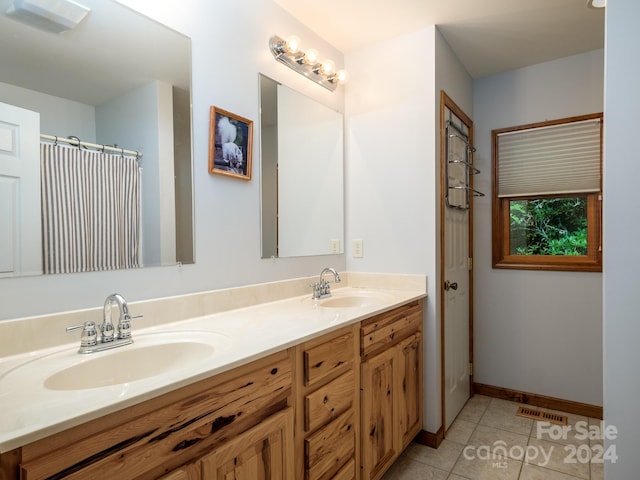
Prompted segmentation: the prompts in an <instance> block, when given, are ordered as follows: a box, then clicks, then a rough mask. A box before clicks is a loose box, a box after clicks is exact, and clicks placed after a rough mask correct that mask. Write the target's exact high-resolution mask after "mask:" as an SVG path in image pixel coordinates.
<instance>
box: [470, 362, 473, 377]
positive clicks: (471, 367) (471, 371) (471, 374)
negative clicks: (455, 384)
mask: <svg viewBox="0 0 640 480" xmlns="http://www.w3.org/2000/svg"><path fill="white" fill-rule="evenodd" d="M469 376H470V377H472V376H473V363H469Z"/></svg>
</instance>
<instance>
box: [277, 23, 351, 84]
mask: <svg viewBox="0 0 640 480" xmlns="http://www.w3.org/2000/svg"><path fill="white" fill-rule="evenodd" d="M269 49H270V50H271V53H272V54H273V56H274V57H275V59H276V60H278V61H279V62H280V63H284V64H285V65H286V66H287V67H289V68H291V69H293V70H295V71H296V72H298V73H300V74H301V75H304V76H305V77H307V78H308V79H309V80H313V81H314V82H316V83H317V84H319V85H322V86H323V87H324V88H326V89H328V90H331V91H332V92H333V91H334V90H335V89H336V88H337V87H338V85H339V84H341V83H344V82H345V81H346V79H347V72H345V71H344V70H339V71H337V72H336V71H335V70H336V66H335V64H334V63H333V61H331V60H324V61H320V60H319V54H318V51H317V50H315V49H313V48H310V49H309V50H307V51H302V49H301V47H300V39H299V38H298V37H296V36H291V37H289V38H287V39H286V40H284V39H282V38H280V37H278V36H277V35H274V36H273V37H271V38H270V39H269Z"/></svg>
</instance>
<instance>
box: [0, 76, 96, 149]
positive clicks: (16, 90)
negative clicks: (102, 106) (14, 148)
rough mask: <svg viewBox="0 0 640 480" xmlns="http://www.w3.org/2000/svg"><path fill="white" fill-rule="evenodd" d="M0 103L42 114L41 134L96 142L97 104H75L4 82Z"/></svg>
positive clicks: (1, 84) (1, 87)
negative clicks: (94, 105) (95, 105)
mask: <svg viewBox="0 0 640 480" xmlns="http://www.w3.org/2000/svg"><path fill="white" fill-rule="evenodd" d="M0 102H3V103H8V104H10V105H14V106H16V107H20V108H26V109H27V110H32V111H34V112H40V133H43V134H46V135H58V136H59V137H68V136H70V135H74V136H76V137H78V138H80V139H81V140H84V141H86V142H95V141H96V119H95V108H94V107H93V105H85V104H84V103H79V102H73V101H71V100H67V99H66V98H60V97H55V96H53V95H47V94H46V93H41V92H36V91H35V90H29V89H27V88H21V87H16V86H15V85H10V84H8V83H2V82H0Z"/></svg>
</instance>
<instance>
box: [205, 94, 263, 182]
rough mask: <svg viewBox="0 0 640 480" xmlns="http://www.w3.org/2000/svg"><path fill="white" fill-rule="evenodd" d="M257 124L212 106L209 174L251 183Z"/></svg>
mask: <svg viewBox="0 0 640 480" xmlns="http://www.w3.org/2000/svg"><path fill="white" fill-rule="evenodd" d="M252 147H253V121H252V120H249V119H248V118H244V117H241V116H240V115H236V114H235V113H231V112H229V111H227V110H223V109H222V108H219V107H215V106H212V107H211V108H210V115H209V173H215V174H218V175H227V176H230V177H234V178H239V179H241V180H251V160H252V153H253V152H252Z"/></svg>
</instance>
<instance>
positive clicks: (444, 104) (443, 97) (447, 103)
mask: <svg viewBox="0 0 640 480" xmlns="http://www.w3.org/2000/svg"><path fill="white" fill-rule="evenodd" d="M446 108H448V109H449V110H451V111H452V112H453V113H454V114H455V115H456V116H457V117H458V118H459V119H460V120H462V122H463V123H464V124H465V125H466V126H467V127H468V128H469V144H470V145H473V121H472V120H471V119H470V118H469V117H468V116H467V115H466V114H465V113H464V112H463V111H462V109H461V108H460V107H458V105H456V103H455V102H454V101H453V100H452V99H451V97H449V96H448V95H447V94H446V92H445V91H444V90H440V192H441V194H440V285H439V287H438V288H439V291H440V393H441V399H440V401H441V407H442V412H441V425H442V427H441V428H442V434H443V436H444V435H445V434H446V432H445V430H446V427H445V423H446V395H445V322H444V320H445V308H444V307H445V292H444V270H445V259H444V253H445V242H444V231H445V225H444V216H445V208H447V207H446V206H445V201H444V196H445V188H446V178H445V172H446V168H445V161H446V158H445V145H446V137H445V135H446V128H445V109H446ZM469 186H470V187H471V188H473V175H471V176H470V179H469ZM469 258H470V259H471V262H472V263H471V267H472V268H470V269H469V363H470V364H471V365H473V195H470V196H469ZM469 395H470V396H472V395H473V368H472V370H471V374H470V375H469Z"/></svg>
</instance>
